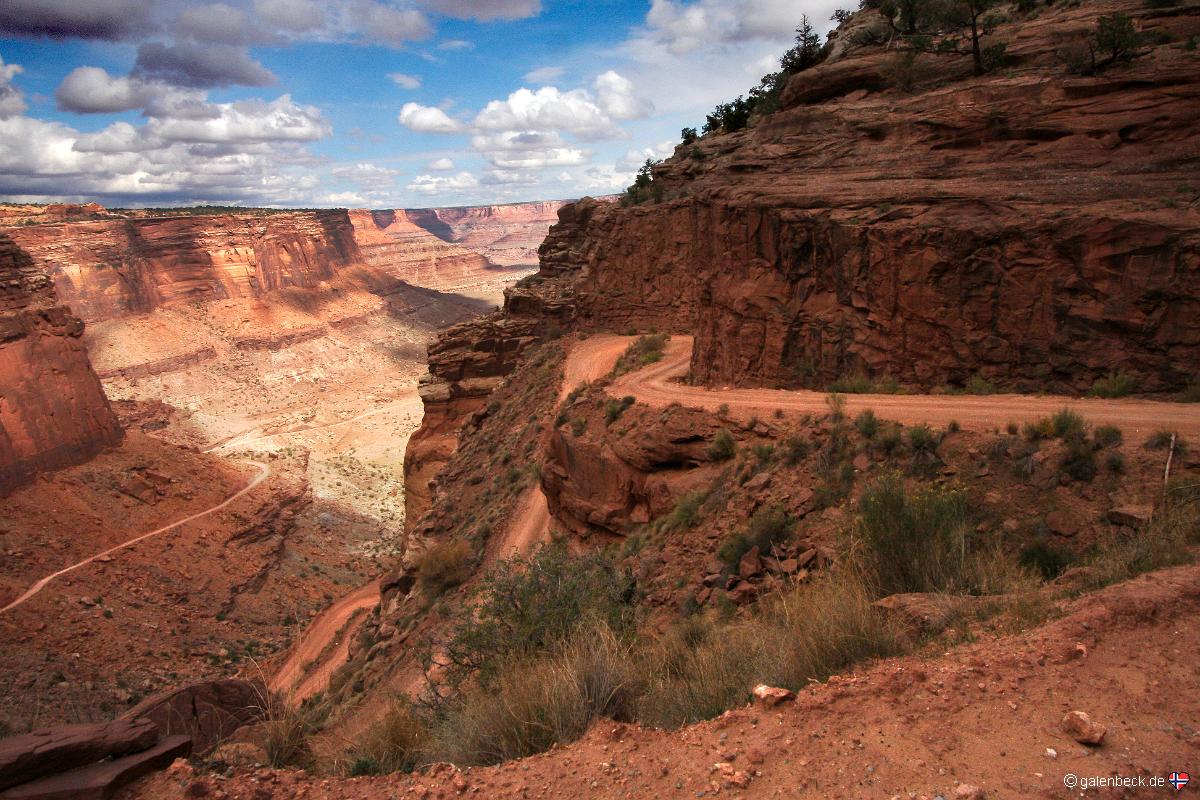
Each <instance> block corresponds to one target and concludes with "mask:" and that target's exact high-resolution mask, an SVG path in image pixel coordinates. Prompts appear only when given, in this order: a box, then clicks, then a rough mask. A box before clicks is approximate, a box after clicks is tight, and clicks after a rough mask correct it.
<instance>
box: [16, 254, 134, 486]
mask: <svg viewBox="0 0 1200 800" xmlns="http://www.w3.org/2000/svg"><path fill="white" fill-rule="evenodd" d="M82 335H83V323H82V322H81V321H80V320H79V319H78V318H77V317H75V316H74V315H73V314H72V313H71V310H70V309H68V308H67V307H65V306H62V305H59V303H58V298H57V297H56V296H55V292H54V288H53V286H52V285H51V282H50V279H49V277H48V276H47V275H46V274H45V273H44V272H43V271H42V270H41V269H39V268H38V266H37V265H36V264H34V262H33V260H32V259H30V257H29V256H28V254H26V253H25V252H24V251H23V250H22V249H21V248H20V247H18V246H17V245H16V243H14V242H13V240H12V239H11V238H9V237H8V236H5V235H3V234H0V496H2V495H5V494H7V493H9V492H10V491H12V490H13V489H14V488H15V487H17V486H18V485H20V484H21V483H24V482H25V481H27V480H28V479H30V478H31V477H32V476H33V475H35V474H36V473H37V472H39V471H42V470H49V469H58V468H60V467H65V466H69V465H72V464H79V463H82V462H84V461H87V460H88V459H89V458H91V457H92V456H93V455H95V454H96V453H98V452H99V451H100V450H102V449H104V448H105V447H108V446H110V445H113V444H116V443H117V442H119V441H120V439H121V435H122V432H121V427H120V425H119V424H118V422H117V418H116V416H115V415H114V414H113V410H112V407H111V406H110V405H109V402H108V398H107V397H105V395H104V390H103V388H102V387H101V385H100V379H99V378H98V377H96V373H95V371H94V370H93V369H92V365H91V362H90V361H89V360H88V355H87V350H86V349H85V348H84V346H83V343H82V341H81V336H82Z"/></svg>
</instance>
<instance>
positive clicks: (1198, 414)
mask: <svg viewBox="0 0 1200 800" xmlns="http://www.w3.org/2000/svg"><path fill="white" fill-rule="evenodd" d="M600 338H602V337H592V338H591V339H588V340H587V341H589V342H590V341H592V339H600ZM608 338H611V339H621V340H622V341H625V342H628V341H629V337H608ZM691 356H692V338H691V337H690V336H673V337H672V338H671V340H670V341H669V342H668V343H667V346H666V350H665V353H664V355H663V359H662V360H661V361H659V362H658V363H656V364H652V365H650V366H649V367H646V368H644V369H640V370H638V371H636V372H631V373H629V374H627V375H624V376H622V377H621V378H619V379H617V380H616V381H614V382H613V383H612V385H611V386H610V387H609V393H610V394H613V395H615V396H621V395H633V396H634V397H635V398H637V399H638V400H639V401H641V402H643V403H648V404H649V405H652V406H666V405H669V404H670V403H672V402H678V403H682V404H684V405H687V406H698V407H702V408H704V409H706V410H708V411H716V410H717V409H718V408H719V407H720V406H722V405H727V406H729V409H730V411H731V412H742V413H756V414H760V415H763V416H764V417H765V416H767V415H769V414H770V413H772V412H774V411H776V410H782V411H785V412H794V413H808V414H823V413H826V412H827V411H828V410H829V407H828V406H827V405H826V398H827V396H828V395H826V394H825V393H823V392H814V391H809V390H797V391H791V390H783V389H706V388H704V387H701V386H688V385H686V384H684V383H681V382H680V381H679V379H680V378H682V377H683V376H684V375H686V374H687V371H688V363H689V361H690V360H691ZM843 397H844V399H845V412H846V413H847V414H848V415H851V416H853V415H855V414H857V413H859V412H860V411H864V410H866V409H868V408H869V409H872V410H873V411H874V412H875V413H876V414H877V415H878V416H880V417H882V418H885V419H890V420H894V421H896V422H901V423H903V424H905V425H914V424H919V423H922V422H927V423H929V424H931V425H937V426H942V425H946V424H948V423H950V422H951V421H956V422H958V423H959V424H960V425H962V426H963V427H964V428H970V429H973V430H992V429H993V428H996V427H1003V426H1004V425H1005V424H1006V423H1008V422H1010V421H1012V422H1017V423H1022V422H1030V421H1034V420H1037V419H1040V418H1042V417H1047V416H1050V415H1051V414H1054V413H1055V412H1056V411H1059V410H1060V409H1062V408H1064V407H1068V408H1071V409H1073V410H1074V411H1076V412H1078V413H1080V414H1082V415H1083V416H1084V418H1085V419H1086V420H1087V421H1088V422H1089V423H1091V424H1093V425H1115V426H1117V427H1119V428H1121V429H1122V430H1124V431H1125V433H1126V435H1131V434H1132V435H1136V436H1143V437H1144V436H1148V435H1149V434H1151V433H1153V432H1155V431H1158V430H1173V431H1176V432H1178V433H1179V434H1180V435H1181V436H1183V437H1185V438H1195V437H1200V406H1197V405H1196V404H1194V403H1172V402H1164V401H1159V400H1135V399H1118V400H1101V399H1096V398H1090V397H1089V398H1075V397H1056V396H1052V395H1050V396H1034V395H1016V394H995V395H980V396H961V395H904V394H848V395H843ZM1131 439H1132V440H1136V439H1135V437H1134V436H1131Z"/></svg>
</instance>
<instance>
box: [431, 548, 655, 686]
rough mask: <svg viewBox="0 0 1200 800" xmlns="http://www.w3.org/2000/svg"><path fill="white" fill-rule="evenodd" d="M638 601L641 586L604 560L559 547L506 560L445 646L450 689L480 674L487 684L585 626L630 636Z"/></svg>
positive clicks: (486, 581)
mask: <svg viewBox="0 0 1200 800" xmlns="http://www.w3.org/2000/svg"><path fill="white" fill-rule="evenodd" d="M633 599H634V583H633V579H632V578H631V577H630V576H629V574H628V573H626V572H625V571H624V570H621V569H619V568H618V567H617V566H616V565H615V564H614V563H613V562H612V561H611V560H609V558H608V557H606V556H605V555H604V554H602V553H595V552H593V553H588V554H586V555H582V556H571V555H570V554H569V553H568V552H567V549H566V547H565V546H564V545H560V544H556V545H547V546H543V547H541V548H539V549H538V550H537V551H536V552H535V553H534V554H533V555H532V556H531V557H530V558H528V559H524V558H520V557H517V558H511V559H503V560H501V561H499V562H497V563H496V565H495V566H494V567H493V568H492V570H491V572H490V573H489V574H488V575H487V576H486V577H485V578H484V579H483V580H482V581H481V582H480V586H479V588H478V589H477V590H476V593H475V595H474V597H473V598H472V603H471V608H470V610H469V611H467V612H464V613H463V614H462V615H461V616H460V618H459V620H458V622H457V624H456V625H455V627H454V628H453V629H452V631H451V633H450V636H449V640H448V641H447V642H446V643H445V646H444V651H445V655H446V659H447V661H448V662H449V664H450V668H449V669H448V671H447V681H448V682H449V684H450V685H451V686H457V685H459V684H461V683H462V682H463V681H464V680H466V679H467V678H469V677H471V676H472V675H476V674H478V675H479V677H480V680H482V681H483V682H484V683H487V682H488V681H490V680H492V679H494V678H495V677H496V675H497V672H498V671H499V669H500V664H501V663H502V662H503V661H504V660H505V659H507V658H515V657H518V656H520V657H528V656H530V655H532V654H535V653H538V652H541V651H544V650H546V649H548V648H549V647H551V646H553V645H555V644H557V643H559V642H561V641H563V640H564V639H566V638H567V637H568V636H570V635H571V633H572V632H573V631H574V630H575V628H576V627H578V626H579V624H580V623H581V622H582V621H583V620H584V619H593V620H596V621H599V622H603V623H605V624H607V625H608V626H609V627H610V628H612V629H613V630H614V631H624V630H628V629H629V628H630V626H631V625H632V623H633V618H634V607H633V605H632V602H633Z"/></svg>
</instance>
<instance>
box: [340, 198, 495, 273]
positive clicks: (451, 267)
mask: <svg viewBox="0 0 1200 800" xmlns="http://www.w3.org/2000/svg"><path fill="white" fill-rule="evenodd" d="M410 213H411V212H408V211H405V210H403V209H397V210H387V211H366V210H362V209H356V210H354V211H351V212H350V221H351V223H352V224H353V226H354V239H355V241H356V242H357V243H358V247H359V250H360V251H361V252H362V257H363V260H364V261H365V262H366V263H367V264H368V265H370V266H373V267H376V268H378V269H381V270H383V271H385V272H387V273H388V274H389V275H393V276H395V277H396V278H399V279H400V280H403V281H406V282H408V283H411V284H413V285H414V286H423V287H426V288H429V289H452V288H458V287H461V286H464V285H468V284H471V283H478V282H480V281H484V280H488V279H489V278H492V277H494V275H493V274H489V272H488V267H489V266H490V264H489V262H488V259H487V258H485V257H484V256H482V255H480V254H479V253H475V252H471V251H470V250H468V249H465V248H463V247H460V246H458V245H455V244H451V243H449V242H445V241H442V240H441V239H439V238H438V237H437V236H435V235H433V234H432V233H430V232H429V231H428V230H426V229H425V228H423V227H421V226H420V225H418V224H416V223H415V222H413V221H412V219H411V218H410Z"/></svg>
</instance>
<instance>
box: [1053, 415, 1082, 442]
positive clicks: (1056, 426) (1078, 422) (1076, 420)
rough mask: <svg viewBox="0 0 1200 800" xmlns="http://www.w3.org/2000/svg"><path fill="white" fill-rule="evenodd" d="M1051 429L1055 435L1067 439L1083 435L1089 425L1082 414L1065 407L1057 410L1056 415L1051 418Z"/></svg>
mask: <svg viewBox="0 0 1200 800" xmlns="http://www.w3.org/2000/svg"><path fill="white" fill-rule="evenodd" d="M1050 430H1051V432H1052V433H1053V434H1054V436H1055V437H1057V438H1059V439H1067V438H1071V437H1078V436H1083V435H1084V433H1085V432H1086V430H1087V426H1086V424H1085V423H1084V421H1083V417H1082V416H1080V415H1079V414H1077V413H1075V412H1074V411H1072V410H1071V409H1069V408H1063V409H1061V410H1059V411H1057V412H1055V414H1054V416H1053V417H1051V418H1050Z"/></svg>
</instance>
